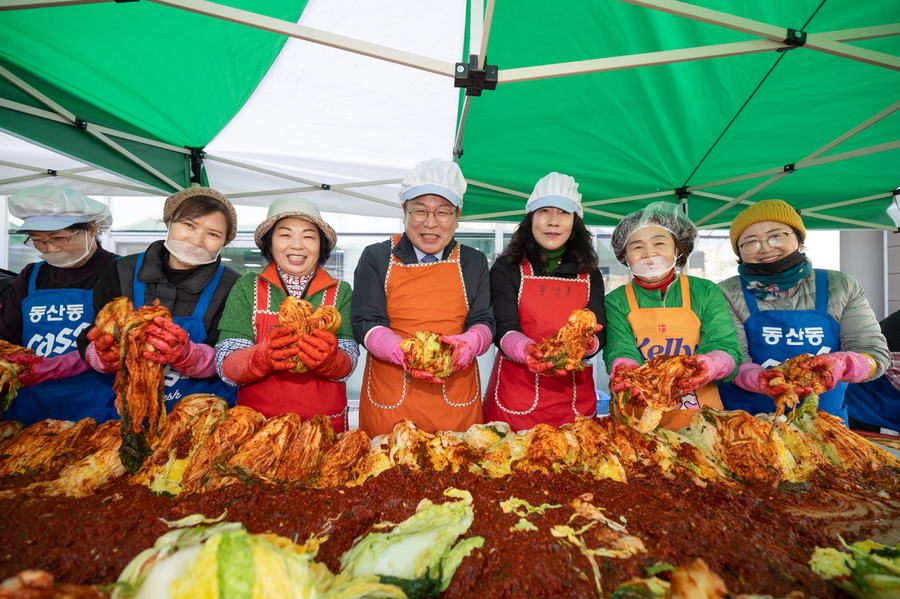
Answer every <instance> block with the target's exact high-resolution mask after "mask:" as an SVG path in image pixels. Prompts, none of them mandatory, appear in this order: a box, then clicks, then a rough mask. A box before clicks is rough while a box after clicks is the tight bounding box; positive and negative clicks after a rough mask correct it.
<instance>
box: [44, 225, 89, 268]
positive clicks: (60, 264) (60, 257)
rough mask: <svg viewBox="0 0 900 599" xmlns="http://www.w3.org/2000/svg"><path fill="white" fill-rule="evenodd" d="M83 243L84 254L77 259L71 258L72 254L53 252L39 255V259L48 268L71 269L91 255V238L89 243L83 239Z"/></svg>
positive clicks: (86, 234)
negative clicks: (47, 265)
mask: <svg viewBox="0 0 900 599" xmlns="http://www.w3.org/2000/svg"><path fill="white" fill-rule="evenodd" d="M84 236H85V238H87V236H88V232H87V231H85V232H84ZM85 241H86V243H85V248H84V253H83V254H81V255H80V256H78V257H77V258H73V254H72V252H53V253H52V254H41V259H42V260H45V261H46V262H47V264H49V265H50V266H55V267H56V268H71V267H73V266H75V265H76V264H78V263H79V262H81V261H82V260H84V259H85V258H87V257H88V255H89V254H90V253H91V250H93V248H94V238H93V237H91V238H90V241H87V239H85Z"/></svg>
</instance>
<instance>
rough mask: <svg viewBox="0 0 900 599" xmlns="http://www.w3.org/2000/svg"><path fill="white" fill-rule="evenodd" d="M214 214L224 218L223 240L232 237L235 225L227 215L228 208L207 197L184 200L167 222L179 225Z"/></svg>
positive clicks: (229, 215)
mask: <svg viewBox="0 0 900 599" xmlns="http://www.w3.org/2000/svg"><path fill="white" fill-rule="evenodd" d="M214 212H218V213H219V214H221V215H222V216H224V217H225V226H226V231H225V239H230V238H232V237H234V233H235V229H236V228H237V223H236V222H232V220H231V214H229V212H228V208H226V207H225V205H224V204H223V203H222V202H220V201H219V200H217V199H215V198H211V197H209V196H194V197H192V198H188V199H186V200H185V201H184V202H182V203H181V205H180V206H178V208H176V209H175V211H174V212H173V213H172V218H171V220H170V221H169V222H172V223H179V222H182V221H186V220H191V219H195V218H200V217H201V216H206V215H208V214H212V213H214Z"/></svg>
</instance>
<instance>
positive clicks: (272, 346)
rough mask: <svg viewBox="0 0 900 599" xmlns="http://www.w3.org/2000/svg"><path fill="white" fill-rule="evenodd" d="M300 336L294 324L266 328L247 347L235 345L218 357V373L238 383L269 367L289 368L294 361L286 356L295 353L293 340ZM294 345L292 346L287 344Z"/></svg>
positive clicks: (268, 370) (258, 376)
mask: <svg viewBox="0 0 900 599" xmlns="http://www.w3.org/2000/svg"><path fill="white" fill-rule="evenodd" d="M299 339H300V336H299V335H295V334H294V327H287V326H279V327H275V328H273V329H272V330H271V331H269V332H268V333H267V334H266V336H265V337H264V338H263V340H262V341H261V342H260V343H257V344H256V345H253V346H251V347H245V348H244V349H238V350H235V351H233V352H231V353H230V354H228V355H227V356H225V359H224V360H222V375H223V376H224V377H225V378H227V379H228V380H230V381H232V382H235V383H237V384H238V385H246V384H247V383H252V382H255V381H258V380H259V379H261V378H263V377H264V376H266V375H268V374H270V373H271V372H272V371H273V370H290V369H291V368H293V367H294V365H295V364H294V362H292V361H290V360H289V359H288V358H290V357H291V356H295V355H297V352H298V351H299V349H298V348H297V346H296V345H294V344H295V343H297V341H299ZM290 345H294V347H289V346H290Z"/></svg>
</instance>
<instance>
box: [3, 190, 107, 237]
mask: <svg viewBox="0 0 900 599" xmlns="http://www.w3.org/2000/svg"><path fill="white" fill-rule="evenodd" d="M6 203H7V206H8V207H9V213H10V214H12V215H13V216H14V217H16V218H21V219H22V220H23V221H24V222H23V223H22V226H21V227H19V229H18V230H17V231H16V233H23V232H25V231H56V230H59V229H65V228H66V227H69V226H71V225H74V224H75V223H94V224H95V225H96V226H97V231H98V232H103V231H108V230H109V228H110V227H111V226H112V214H111V213H110V211H109V206H107V205H106V204H103V203H101V202H98V201H97V200H92V199H91V198H89V197H87V196H86V195H84V194H83V193H81V192H80V191H76V190H74V189H70V188H68V187H59V186H57V185H41V186H40V187H32V188H31V189H23V190H22V191H20V192H18V193H14V194H12V195H11V196H9V198H8V199H7V202H6Z"/></svg>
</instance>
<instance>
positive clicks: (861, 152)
mask: <svg viewBox="0 0 900 599" xmlns="http://www.w3.org/2000/svg"><path fill="white" fill-rule="evenodd" d="M898 109H900V101H898V102H894V103H893V104H891V105H890V106H888V107H887V108H885V109H884V110H881V111H879V112H878V113H876V114H875V115H873V116H871V117H869V118H868V119H866V120H865V121H863V122H862V123H860V124H859V125H857V126H856V127H853V128H852V129H850V130H849V131H847V132H845V133H843V134H841V135H839V136H838V137H836V138H835V139H833V140H831V141H830V142H828V143H827V144H825V145H823V146H821V147H820V148H818V149H816V150H815V151H814V152H812V153H810V154H809V155H807V156H806V157H804V158H802V159H801V160H798V161H797V162H796V163H795V164H794V167H793V168H792V169H791V170H789V171H788V170H784V171H783V172H782V173H779V174H776V175H774V176H772V177H770V178H769V179H767V180H766V181H764V182H763V183H761V184H759V185H757V186H756V187H754V188H753V189H751V190H749V191H746V192H744V193H742V194H741V195H739V196H738V197H737V198H735V199H734V200H732V201H731V202H728V203H727V204H725V205H724V206H722V207H720V208H717V209H716V210H714V211H713V212H711V213H709V214H707V215H706V216H704V217H702V218H701V219H699V220H697V221H696V223H697V224H698V225H702V224H703V223H705V222H707V221H709V220H711V219H713V218H715V217H716V216H718V215H719V214H721V213H722V212H725V211H726V210H728V209H730V208H731V207H732V206H735V205H736V204H738V203H739V202H740V201H741V200H745V199H747V198H748V197H750V196H752V195H754V194H755V193H757V192H759V191H761V190H762V189H765V188H766V187H768V186H769V185H771V184H773V183H775V182H777V181H779V180H780V179H782V178H783V177H785V176H787V175H789V174H790V173H792V172H794V171H795V170H798V169H802V168H809V167H812V166H818V165H822V164H828V163H830V162H838V161H840V160H847V159H849V158H856V157H859V156H865V155H867V154H874V153H876V152H885V151H888V150H893V149H896V148H898V147H900V142H888V143H885V144H879V145H876V146H870V147H868V148H859V149H857V150H852V151H849V152H843V153H841V154H833V155H831V156H827V157H822V154H824V153H826V152H828V151H830V150H832V149H834V148H835V147H837V146H838V145H840V144H842V143H843V142H845V141H847V140H848V139H850V138H851V137H853V136H855V135H856V134H858V133H860V132H861V131H864V130H865V129H868V128H869V127H871V126H872V125H874V124H875V123H877V122H879V121H881V120H882V119H884V118H885V117H887V116H889V115H891V114H893V113H894V112H896V111H897V110H898ZM706 187H711V185H707V186H706Z"/></svg>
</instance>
